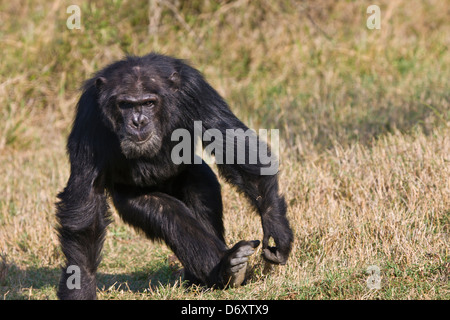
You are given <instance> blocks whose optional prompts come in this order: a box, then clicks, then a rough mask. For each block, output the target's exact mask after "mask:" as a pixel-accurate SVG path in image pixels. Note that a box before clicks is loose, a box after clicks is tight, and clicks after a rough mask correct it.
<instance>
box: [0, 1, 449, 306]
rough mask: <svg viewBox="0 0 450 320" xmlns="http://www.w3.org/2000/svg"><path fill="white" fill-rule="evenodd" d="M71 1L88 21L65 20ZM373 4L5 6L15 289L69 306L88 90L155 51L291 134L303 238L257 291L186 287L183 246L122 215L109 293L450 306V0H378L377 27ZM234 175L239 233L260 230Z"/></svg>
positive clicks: (5, 112)
mask: <svg viewBox="0 0 450 320" xmlns="http://www.w3.org/2000/svg"><path fill="white" fill-rule="evenodd" d="M173 3H174V4H173ZM187 3H189V4H187ZM71 4H78V5H79V6H80V8H81V27H82V29H81V30H69V29H68V28H67V27H66V19H67V18H68V17H69V14H67V13H66V8H67V7H68V6H69V5H71ZM370 4H372V3H370V2H369V1H353V2H349V1H339V2H336V1H331V0H327V1H320V2H318V1H302V2H294V1H278V2H276V1H249V0H237V1H222V2H219V3H217V2H213V1H208V0H204V1H200V0H199V1H192V2H181V1H162V0H159V1H157V0H155V1H148V2H143V3H140V4H138V3H137V2H134V1H125V0H124V1H118V0H117V1H110V2H108V3H106V2H105V3H104V4H103V3H101V2H100V1H89V2H88V1H86V2H81V1H76V0H75V1H61V0H59V1H58V0H57V1H53V2H49V1H43V0H35V1H1V2H0V49H1V52H2V59H0V105H1V106H2V107H1V108H0V123H1V125H0V177H1V179H0V255H1V256H0V299H1V298H4V299H55V298H56V294H55V290H56V285H57V283H58V280H59V273H60V269H59V268H60V265H61V264H62V261H63V258H62V254H61V252H60V249H59V247H58V242H57V237H56V234H55V231H54V227H55V218H54V212H55V210H54V202H55V200H56V194H57V193H58V192H59V191H60V190H61V189H62V188H63V187H64V185H65V182H66V181H67V178H68V174H69V171H68V161H67V156H66V154H65V139H66V137H67V134H68V131H69V128H70V124H71V119H72V116H73V110H74V105H75V103H76V101H77V98H78V97H79V91H78V90H77V88H78V87H79V86H80V84H81V82H82V81H83V80H84V79H86V78H87V77H90V75H91V74H92V73H93V72H94V71H95V70H97V69H98V68H101V67H102V66H104V65H105V64H107V63H110V62H112V61H114V60H115V59H118V58H121V57H123V56H124V55H125V54H138V55H140V54H145V53H148V52H150V51H158V52H162V53H166V54H171V55H175V56H178V57H182V58H186V59H188V60H189V61H190V62H191V63H192V64H193V65H194V66H196V67H197V68H199V69H200V70H201V71H202V72H203V73H204V74H205V76H206V77H207V79H208V80H209V81H210V82H211V84H212V85H213V86H214V87H216V88H217V89H218V90H219V92H220V93H221V94H222V95H223V96H224V97H225V98H226V100H227V101H228V102H229V103H230V106H231V108H232V109H233V110H234V111H235V112H236V114H238V115H239V117H240V118H242V120H244V122H246V123H248V125H249V126H250V127H252V128H255V129H258V128H277V129H280V136H281V138H282V141H281V148H280V159H281V173H280V175H281V176H280V179H281V187H282V191H283V193H284V194H285V196H286V199H287V202H288V205H289V210H288V215H289V218H290V220H291V224H292V227H293V229H294V233H295V242H294V246H293V251H292V255H291V258H290V260H289V263H288V264H287V265H286V266H284V267H278V268H275V269H274V270H272V271H271V272H270V273H268V274H267V273H265V272H264V266H263V264H262V261H261V258H260V257H259V254H260V252H258V253H257V254H256V255H255V257H254V259H253V261H252V264H253V265H254V268H253V270H252V276H251V278H250V280H249V283H248V284H247V285H246V286H244V287H241V288H237V289H230V290H225V291H222V290H206V291H205V290H201V289H200V288H192V289H189V290H185V288H183V287H182V286H181V285H180V280H179V273H178V269H179V266H178V265H177V264H173V263H172V262H170V260H169V257H170V255H171V252H170V250H169V249H168V248H167V247H166V246H164V245H162V244H158V243H151V242H149V241H147V240H146V239H145V238H144V237H143V236H142V235H140V234H137V233H136V232H135V231H134V230H132V229H131V228H129V227H128V226H127V225H125V224H124V223H123V222H121V221H120V219H119V217H118V216H117V214H116V213H114V214H113V217H114V221H115V222H114V223H113V224H112V225H111V226H110V228H109V229H108V235H107V240H106V243H105V248H104V259H103V261H102V263H101V265H100V268H99V276H98V282H99V283H98V288H99V290H98V296H99V298H100V299H449V298H450V286H449V280H450V279H449V276H450V258H449V234H450V107H449V103H450V94H449V93H450V86H449V82H448V79H450V54H449V51H448V49H449V45H450V40H449V39H450V38H449V37H448V35H449V34H450V25H449V23H448V14H449V10H450V4H449V2H448V1H440V0H435V1H427V2H409V1H379V5H380V8H381V29H380V30H369V29H368V28H367V27H366V19H367V18H368V16H369V15H368V14H367V13H366V9H367V7H368V6H369V5H370ZM222 185H223V196H224V205H225V224H226V230H227V231H226V239H227V241H228V243H230V244H231V243H234V242H236V241H238V240H241V239H261V238H262V230H261V226H260V221H259V218H258V217H257V216H256V214H255V213H254V212H253V211H252V209H251V208H250V207H249V206H248V204H247V203H246V201H245V200H244V199H243V197H241V196H239V195H237V194H236V193H235V191H234V190H233V189H232V188H230V187H229V186H228V185H226V184H222ZM372 265H375V266H377V267H378V268H379V269H380V276H381V288H380V289H378V290H375V289H369V288H368V286H367V283H366V282H367V279H368V278H369V277H370V274H369V273H368V272H367V268H368V267H369V266H372Z"/></svg>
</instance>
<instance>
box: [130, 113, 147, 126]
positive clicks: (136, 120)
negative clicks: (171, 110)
mask: <svg viewBox="0 0 450 320" xmlns="http://www.w3.org/2000/svg"><path fill="white" fill-rule="evenodd" d="M131 122H132V126H133V127H134V128H135V129H141V128H144V127H145V126H146V125H148V123H149V122H150V120H149V118H148V117H147V116H146V115H144V114H142V113H135V114H133V117H132V118H131Z"/></svg>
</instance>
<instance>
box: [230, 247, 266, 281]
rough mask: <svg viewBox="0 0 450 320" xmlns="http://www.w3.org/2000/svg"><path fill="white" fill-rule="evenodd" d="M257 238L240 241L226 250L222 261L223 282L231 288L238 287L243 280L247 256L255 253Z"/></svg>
mask: <svg viewBox="0 0 450 320" xmlns="http://www.w3.org/2000/svg"><path fill="white" fill-rule="evenodd" d="M258 245H259V240H253V241H244V240H243V241H240V242H238V243H237V244H235V245H234V247H233V248H231V249H230V250H229V251H228V252H227V257H226V261H224V265H225V270H224V284H225V285H227V286H230V287H232V288H235V287H239V286H240V285H241V284H242V283H243V282H244V280H245V273H246V271H247V262H248V257H249V256H251V255H252V254H253V253H255V249H256V248H257V247H258Z"/></svg>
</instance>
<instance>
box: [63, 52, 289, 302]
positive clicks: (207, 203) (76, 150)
mask: <svg viewBox="0 0 450 320" xmlns="http://www.w3.org/2000/svg"><path fill="white" fill-rule="evenodd" d="M145 94H151V98H149V99H151V101H150V102H149V105H150V107H148V108H147V107H145V108H144V107H142V109H141V106H140V105H141V104H145V103H147V102H142V101H144V100H145V99H146V98H145V97H146V96H145V97H144V95H145ZM123 96H125V98H124V99H125V100H126V101H128V100H129V99H134V98H135V97H138V105H137V106H136V105H133V104H131V107H129V105H127V104H126V103H125V104H123V105H121V104H120V103H121V102H120V101H119V100H120V97H123ZM136 110H137V111H136ZM142 119H143V120H142ZM141 120H142V123H143V124H142V126H141V122H140V121H141ZM194 120H199V121H202V124H203V128H202V129H203V130H206V129H209V128H217V129H219V130H220V131H221V132H222V133H225V130H226V129H236V128H242V129H244V130H246V129H247V127H246V126H245V125H244V124H243V123H242V122H241V121H240V120H239V119H237V118H236V116H234V114H233V113H232V112H231V111H230V109H229V107H228V106H227V104H226V103H225V101H224V100H223V99H222V98H221V97H220V96H219V94H218V93H217V92H216V91H215V90H214V89H213V88H212V87H211V86H210V85H209V84H208V83H207V82H206V81H205V80H204V78H203V76H202V75H201V74H200V73H199V72H198V71H197V70H195V69H194V68H192V67H190V66H189V65H187V64H186V63H184V62H183V61H181V60H178V59H174V58H171V57H167V56H163V55H159V54H154V53H152V54H149V55H147V56H144V57H127V58H126V59H124V60H122V61H119V62H116V63H114V64H111V65H110V66H108V67H106V68H104V69H103V70H101V71H100V72H98V73H97V74H96V75H95V76H94V77H93V78H92V79H90V80H88V81H86V83H85V84H84V87H83V93H82V96H81V98H80V100H79V102H78V106H77V112H76V118H75V121H74V123H73V128H72V131H71V133H70V136H69V139H68V144H67V147H68V153H69V157H70V163H71V173H70V178H69V180H68V183H67V186H66V187H65V189H64V190H63V192H61V193H60V194H59V196H58V197H59V202H58V203H57V219H58V222H59V227H58V233H59V239H60V242H61V247H62V251H63V253H64V255H65V257H66V266H65V267H64V268H63V270H62V277H61V281H60V286H59V290H58V296H59V298H61V299H94V298H95V297H96V277H95V274H96V270H97V267H98V264H99V262H100V256H101V248H102V245H103V241H104V236H105V229H106V227H107V225H108V223H109V222H110V219H109V214H108V205H107V195H109V196H110V197H111V198H112V200H113V203H114V206H115V207H116V208H117V210H118V212H119V214H120V216H121V217H122V218H123V219H124V221H126V222H127V223H129V224H131V225H132V226H134V227H136V228H139V229H141V230H143V231H144V232H145V234H146V235H147V236H148V237H149V238H150V239H155V240H163V241H164V242H165V243H167V245H168V246H169V247H170V248H171V249H172V250H173V252H174V253H175V254H176V256H177V257H178V259H179V260H180V261H181V263H182V264H183V266H184V267H185V270H186V277H187V279H188V280H190V281H192V282H195V283H201V284H204V285H208V286H217V287H223V286H225V285H226V282H227V281H228V275H229V273H230V268H231V266H230V263H231V262H230V261H231V259H232V258H233V252H236V251H237V250H238V249H239V247H241V246H245V245H247V246H250V247H252V248H254V247H255V246H256V243H257V242H251V241H250V242H249V241H241V242H240V243H238V244H237V245H235V246H234V247H233V248H231V249H228V247H227V246H226V244H225V240H224V227H223V223H222V199H221V194H220V185H219V183H218V181H217V178H216V176H215V174H214V173H213V171H212V170H211V169H210V168H209V167H208V165H207V164H205V163H204V162H202V164H180V165H176V164H174V163H173V161H172V160H171V150H172V147H173V146H174V145H175V144H176V143H178V142H174V141H171V134H172V132H173V131H174V130H175V129H178V128H185V129H187V130H188V131H190V132H192V130H193V122H194ZM148 137H150V138H148ZM144 138H145V139H148V140H146V141H145V142H143V143H141V144H138V143H135V141H137V140H139V141H140V140H142V141H144V140H145V139H144ZM224 152H225V150H224ZM261 167H262V165H261V164H260V163H259V162H258V163H257V164H221V165H218V168H219V172H220V174H221V175H222V176H223V177H225V179H226V180H227V181H228V182H230V183H232V184H233V185H235V186H236V187H237V188H238V190H239V191H240V192H243V193H244V194H245V195H246V196H247V197H248V199H249V200H250V201H251V203H252V204H253V205H254V206H255V208H256V209H257V211H258V212H259V214H260V216H261V221H262V227H263V232H264V238H263V256H264V258H265V259H266V260H268V261H270V262H272V263H280V264H284V263H286V261H287V258H288V255H289V252H290V249H291V243H292V231H291V229H290V227H289V223H288V220H287V219H286V204H285V201H284V198H283V197H282V196H281V195H280V194H279V191H278V182H277V175H272V176H262V175H260V174H259V169H260V168H261ZM270 237H272V238H273V239H274V241H275V243H276V247H269V246H268V242H269V238H270ZM70 265H76V266H78V267H79V268H80V271H81V289H69V288H68V287H67V285H66V284H67V279H68V277H69V276H70V274H67V273H66V268H67V267H68V266H70Z"/></svg>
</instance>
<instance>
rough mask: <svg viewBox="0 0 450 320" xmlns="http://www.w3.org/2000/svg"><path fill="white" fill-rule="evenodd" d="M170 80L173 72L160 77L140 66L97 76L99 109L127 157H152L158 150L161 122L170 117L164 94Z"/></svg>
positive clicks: (171, 88)
mask: <svg viewBox="0 0 450 320" xmlns="http://www.w3.org/2000/svg"><path fill="white" fill-rule="evenodd" d="M174 80H178V74H177V73H176V72H174V73H172V75H170V77H169V79H167V78H166V79H164V78H163V77H161V75H160V73H159V72H157V71H155V70H152V68H143V67H141V66H134V67H131V68H130V67H129V66H128V68H126V69H124V70H121V69H118V70H115V72H113V73H112V74H110V75H109V76H108V77H107V78H105V77H99V78H97V81H96V86H97V88H98V90H99V92H100V95H99V97H100V98H99V103H100V106H101V109H102V112H103V114H104V116H105V120H106V122H107V125H108V126H109V127H110V128H112V130H113V131H114V132H115V133H116V134H117V137H118V139H119V141H120V147H121V150H122V153H123V154H124V155H125V156H126V157H127V158H130V159H131V158H138V157H141V156H152V155H154V154H156V153H157V152H158V151H159V150H160V148H161V144H162V138H163V137H164V134H165V133H164V131H163V129H164V127H163V126H164V121H165V119H166V118H167V117H168V116H170V115H168V114H167V113H168V112H169V111H168V108H166V107H165V105H164V103H165V97H167V95H168V94H170V93H171V92H173V83H174Z"/></svg>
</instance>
